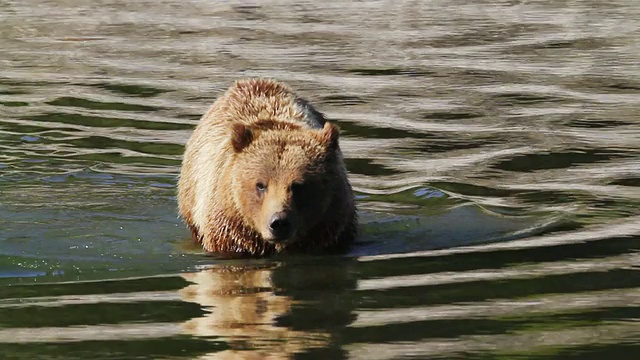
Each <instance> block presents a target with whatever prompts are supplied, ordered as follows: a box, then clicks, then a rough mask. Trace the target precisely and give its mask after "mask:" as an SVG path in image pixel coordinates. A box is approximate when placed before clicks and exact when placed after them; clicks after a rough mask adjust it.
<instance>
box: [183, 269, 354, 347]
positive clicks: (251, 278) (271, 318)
mask: <svg viewBox="0 0 640 360" xmlns="http://www.w3.org/2000/svg"><path fill="white" fill-rule="evenodd" d="M301 270H303V271H302V272H303V273H305V274H306V275H309V274H310V273H315V274H318V276H313V275H312V276H311V277H312V278H313V279H312V280H318V281H305V282H303V281H304V279H306V280H309V276H306V277H303V276H301V274H299V272H300V271H301ZM314 270H315V269H309V271H304V269H301V267H300V266H297V267H296V272H297V273H298V274H296V273H294V272H293V271H288V270H287V268H286V266H282V265H278V264H271V265H262V266H233V265H224V266H213V267H211V268H209V269H206V270H202V271H200V272H197V273H188V274H183V275H182V276H183V277H184V279H186V280H187V281H189V282H190V283H191V284H190V285H188V286H187V287H185V288H183V289H182V290H180V297H181V298H182V299H183V300H184V301H188V302H194V303H197V304H199V305H201V306H202V307H203V309H204V310H205V311H207V312H208V313H207V314H206V315H205V316H202V317H199V318H194V319H191V320H189V321H187V322H185V323H184V325H183V329H184V331H185V332H186V333H187V334H189V335H194V336H202V337H220V340H222V341H225V342H226V343H227V344H228V345H229V347H230V349H228V350H225V351H221V352H215V353H210V354H207V355H206V356H204V357H202V358H203V359H286V358H291V357H292V356H293V355H294V354H297V353H313V354H309V355H316V356H319V357H321V358H325V357H326V356H329V357H331V358H335V357H336V356H337V357H338V358H340V357H343V356H344V354H341V353H342V350H341V349H340V346H339V344H337V343H336V341H335V338H336V335H337V334H336V332H340V329H344V328H345V327H346V325H348V324H349V323H350V322H351V321H352V320H353V317H352V316H351V307H350V306H348V303H349V302H348V301H346V297H345V295H346V294H347V293H348V290H352V289H354V288H355V280H354V279H351V280H349V279H347V278H346V274H347V272H346V271H345V270H346V268H345V267H337V269H336V268H334V269H333V270H330V271H329V274H327V273H326V272H325V273H322V272H320V271H314ZM334 275H338V278H336V276H334ZM316 278H317V279H316ZM332 280H333V282H332V284H330V285H327V282H328V281H332ZM327 287H328V288H330V289H334V290H335V291H328V292H327V291H326V289H327ZM317 290H322V292H323V295H322V296H321V297H320V299H321V301H318V296H317V293H316V291H317ZM312 292H313V293H316V295H312V294H311V293H312ZM307 297H308V299H314V300H313V301H305V298H307ZM336 352H338V353H340V354H338V353H336Z"/></svg>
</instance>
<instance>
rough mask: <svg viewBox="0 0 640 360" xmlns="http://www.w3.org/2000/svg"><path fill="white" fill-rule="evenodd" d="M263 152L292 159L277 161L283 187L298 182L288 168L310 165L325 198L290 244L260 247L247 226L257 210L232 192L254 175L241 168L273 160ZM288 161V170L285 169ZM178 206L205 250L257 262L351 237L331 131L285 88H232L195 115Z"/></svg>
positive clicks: (328, 247)
mask: <svg viewBox="0 0 640 360" xmlns="http://www.w3.org/2000/svg"><path fill="white" fill-rule="evenodd" d="M265 148H268V151H265ZM300 149H303V150H304V152H302V153H301V152H300ZM253 153H255V154H257V155H255V156H253V155H252V154H253ZM265 153H266V154H275V155H273V156H276V155H281V156H291V159H290V161H287V160H286V159H285V160H283V161H284V164H285V165H284V172H287V171H289V172H291V174H287V173H285V174H278V178H279V179H281V180H282V181H291V179H293V177H296V176H298V177H299V176H301V175H300V174H296V171H295V169H296V167H295V166H294V165H296V164H298V165H299V164H300V163H305V162H306V161H313V162H314V164H315V165H314V167H313V171H314V172H316V174H314V176H316V178H318V177H319V178H321V179H322V184H323V185H322V186H326V187H327V188H326V189H327V191H328V192H329V193H331V194H332V196H331V197H330V198H328V199H323V200H322V201H324V202H326V203H322V204H317V205H318V208H325V209H326V211H325V212H324V213H323V214H319V215H318V216H319V218H318V219H314V222H315V224H313V226H312V227H310V228H305V229H304V230H305V233H304V234H303V235H304V238H301V239H298V241H296V242H293V243H289V244H282V243H279V244H276V243H271V242H267V241H265V240H264V239H263V238H262V236H261V235H260V232H259V231H258V230H257V229H256V228H255V224H253V223H252V219H253V218H255V217H256V216H259V214H257V215H256V214H253V212H255V211H259V210H256V209H254V208H253V207H252V206H251V204H246V202H250V201H249V200H246V198H245V197H248V196H249V194H244V191H241V190H239V189H243V188H247V187H248V185H249V184H242V183H241V182H242V181H244V179H245V178H250V177H251V175H254V174H253V173H251V171H252V170H251V169H252V166H251V165H250V164H247V163H251V162H256V161H257V162H258V163H256V164H261V163H259V162H260V161H273V159H271V158H272V157H273V156H271V155H269V156H265V155H264V154H265ZM260 154H262V155H260ZM287 154H288V155H287ZM295 154H300V155H301V157H303V159H301V158H297V157H295ZM252 156H253V157H252ZM254 157H264V159H262V158H254ZM270 159H271V160H270ZM278 159H279V158H278ZM279 160H282V159H279ZM289 163H291V169H294V170H289V165H288V164H289ZM277 170H280V169H277ZM274 176H275V175H274ZM178 203H179V212H180V215H181V216H182V218H183V219H184V221H185V222H186V224H187V225H188V227H189V229H190V230H191V233H192V235H193V238H194V239H195V240H197V241H198V242H200V243H201V244H202V246H203V248H204V249H205V250H207V251H210V252H216V253H243V254H247V255H258V256H261V255H270V254H274V253H279V252H284V251H295V252H310V251H343V250H345V249H347V248H348V247H349V245H350V244H351V242H352V241H353V239H354V237H355V236H356V233H357V217H356V209H355V204H354V199H353V193H352V190H351V186H350V185H349V182H348V180H347V177H346V170H345V167H344V163H343V160H342V154H341V152H340V148H339V144H338V130H337V128H336V127H335V125H333V124H331V123H329V122H327V121H326V120H325V118H324V116H323V115H322V114H321V113H320V112H318V111H317V110H316V109H314V108H313V107H312V106H311V105H310V104H309V103H308V102H307V101H306V100H304V99H301V98H299V97H297V96H296V95H295V94H294V93H293V92H292V91H291V90H290V89H289V88H288V87H287V86H286V85H284V84H282V83H278V82H275V81H272V80H263V79H249V80H242V81H238V82H236V83H235V84H234V85H233V86H232V87H231V88H230V89H229V90H228V91H227V92H226V93H225V94H224V95H223V96H222V97H220V98H219V99H218V100H217V101H216V102H215V103H214V104H213V105H212V106H211V108H210V109H209V110H208V111H207V113H206V114H205V115H204V116H203V117H202V119H201V121H200V123H199V125H198V126H197V127H196V129H195V131H194V133H193V135H192V136H191V138H190V139H189V141H188V142H187V146H186V149H185V154H184V159H183V164H182V170H181V174H180V179H179V183H178ZM253 222H255V221H253Z"/></svg>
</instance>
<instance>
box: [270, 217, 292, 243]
mask: <svg viewBox="0 0 640 360" xmlns="http://www.w3.org/2000/svg"><path fill="white" fill-rule="evenodd" d="M290 218H291V217H290V216H289V214H288V213H287V212H285V211H280V212H277V213H275V214H273V215H272V216H271V218H270V219H269V231H270V232H271V235H272V236H273V240H274V241H283V240H286V239H288V238H289V237H290V235H291V219H290Z"/></svg>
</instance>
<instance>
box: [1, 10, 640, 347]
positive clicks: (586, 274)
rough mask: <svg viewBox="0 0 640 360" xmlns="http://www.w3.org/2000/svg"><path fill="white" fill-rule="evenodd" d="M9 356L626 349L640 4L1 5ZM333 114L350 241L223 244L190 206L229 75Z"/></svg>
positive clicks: (639, 300)
mask: <svg viewBox="0 0 640 360" xmlns="http://www.w3.org/2000/svg"><path fill="white" fill-rule="evenodd" d="M0 19H1V20H2V21H1V22H0V48H2V51H1V52H0V357H1V358H10V359H23V358H24V359H34V358H46V359H58V358H59V359H62V358H64V359H85V358H94V359H129V358H172V359H179V358H183V359H192V358H201V359H228V358H249V359H251V358H255V359H259V358H318V359H326V358H334V359H340V358H354V359H359V358H366V359H390V358H394V359H395V358H442V359H497V358H500V359H505V358H508V359H512V358H518V359H601V358H607V357H611V358H619V359H635V358H636V354H637V353H638V352H639V351H640V345H639V344H640V325H639V323H638V319H639V318H640V269H639V265H638V264H640V254H639V253H638V249H640V191H639V190H638V186H639V185H640V120H638V109H639V108H640V65H638V64H640V61H639V59H640V46H639V42H638V39H640V22H639V20H638V19H640V5H638V4H637V2H636V1H633V0H626V1H625V0H619V1H609V2H601V1H588V0H573V1H562V2H558V1H542V0H541V1H526V2H524V1H521V2H518V1H480V2H465V1H454V2H449V1H426V2H420V1H410V2H391V1H364V2H349V1H329V2H323V3H322V4H319V3H316V2H295V3H294V2H283V1H265V2H236V1H231V2H222V3H220V2H211V1H189V2H181V1H175V0H163V1H117V0H112V1H98V2H91V3H88V2H83V1H77V0H65V1H40V2H37V4H36V3H33V2H24V1H4V2H1V3H0ZM248 76H263V77H272V78H276V79H279V80H282V81H286V82H287V83H289V84H290V85H291V86H292V87H294V88H295V89H296V90H297V91H298V92H299V93H301V94H302V95H303V96H305V97H307V98H309V99H310V100H311V101H312V102H313V103H314V104H316V106H317V107H318V108H319V109H321V110H322V111H323V112H325V113H326V114H327V116H328V117H329V118H330V119H331V120H333V121H335V122H336V123H337V124H338V125H339V126H340V127H341V129H342V138H341V146H342V148H343V152H344V153H345V157H346V163H347V166H348V169H349V172H350V178H351V181H352V184H353V185H354V187H355V189H356V191H357V196H358V206H359V209H360V212H361V218H362V235H361V237H360V239H359V241H358V244H357V245H356V246H355V247H354V249H353V251H352V252H351V253H350V254H347V255H346V256H314V257H308V256H288V257H281V258H275V259H262V260H233V261H230V260H224V261H223V260H218V259H215V258H211V257H207V256H204V255H203V254H202V253H201V252H200V251H198V249H197V248H195V247H193V246H191V245H190V244H189V241H188V237H189V233H188V231H186V230H185V228H184V226H183V225H182V224H181V222H180V220H179V219H178V218H177V214H176V201H175V185H176V176H177V174H178V173H179V169H180V160H181V155H182V152H183V147H184V144H185V142H186V141H187V139H188V137H189V135H190V133H191V130H192V129H193V127H194V126H195V124H196V123H197V121H198V119H199V117H200V116H201V114H203V113H204V112H205V111H206V109H207V107H208V106H209V105H210V104H211V102H213V101H214V99H215V98H216V97H217V96H218V95H220V94H221V93H222V92H223V91H224V90H225V89H226V88H227V87H228V86H229V85H230V84H231V83H232V82H233V80H235V79H238V78H241V77H248Z"/></svg>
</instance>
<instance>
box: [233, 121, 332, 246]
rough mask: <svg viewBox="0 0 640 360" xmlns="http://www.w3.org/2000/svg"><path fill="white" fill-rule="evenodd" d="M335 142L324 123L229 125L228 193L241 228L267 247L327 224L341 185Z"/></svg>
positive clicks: (303, 235) (294, 238) (299, 237)
mask: <svg viewBox="0 0 640 360" xmlns="http://www.w3.org/2000/svg"><path fill="white" fill-rule="evenodd" d="M338 137H339V130H338V128H337V127H336V126H335V125H333V124H331V123H329V122H326V123H325V124H324V127H323V128H322V129H309V128H303V127H301V126H299V125H296V124H288V123H283V122H269V121H266V122H262V123H258V124H252V125H244V124H239V123H236V124H233V125H232V127H231V139H230V141H231V146H232V148H233V150H234V158H233V160H232V165H231V179H232V180H231V181H232V187H231V191H232V192H233V194H232V196H233V201H234V203H235V206H236V209H237V210H238V212H239V213H240V215H241V216H242V217H243V220H244V222H245V224H246V225H248V226H250V227H251V228H253V229H254V230H255V231H256V232H257V233H258V234H260V235H261V237H262V238H263V239H264V240H265V241H267V242H270V243H274V244H288V243H293V242H296V241H297V240H299V239H301V238H304V237H305V236H307V234H308V233H309V231H310V230H312V229H313V228H314V226H316V225H318V224H319V223H320V221H322V220H323V219H327V218H328V216H326V213H327V212H328V211H331V209H329V206H330V203H331V201H332V199H333V197H334V195H335V193H336V191H338V189H337V187H338V186H339V185H340V184H341V175H340V174H341V172H340V169H341V166H342V160H341V155H340V150H339V146H338ZM330 217H331V216H329V218H330Z"/></svg>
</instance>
